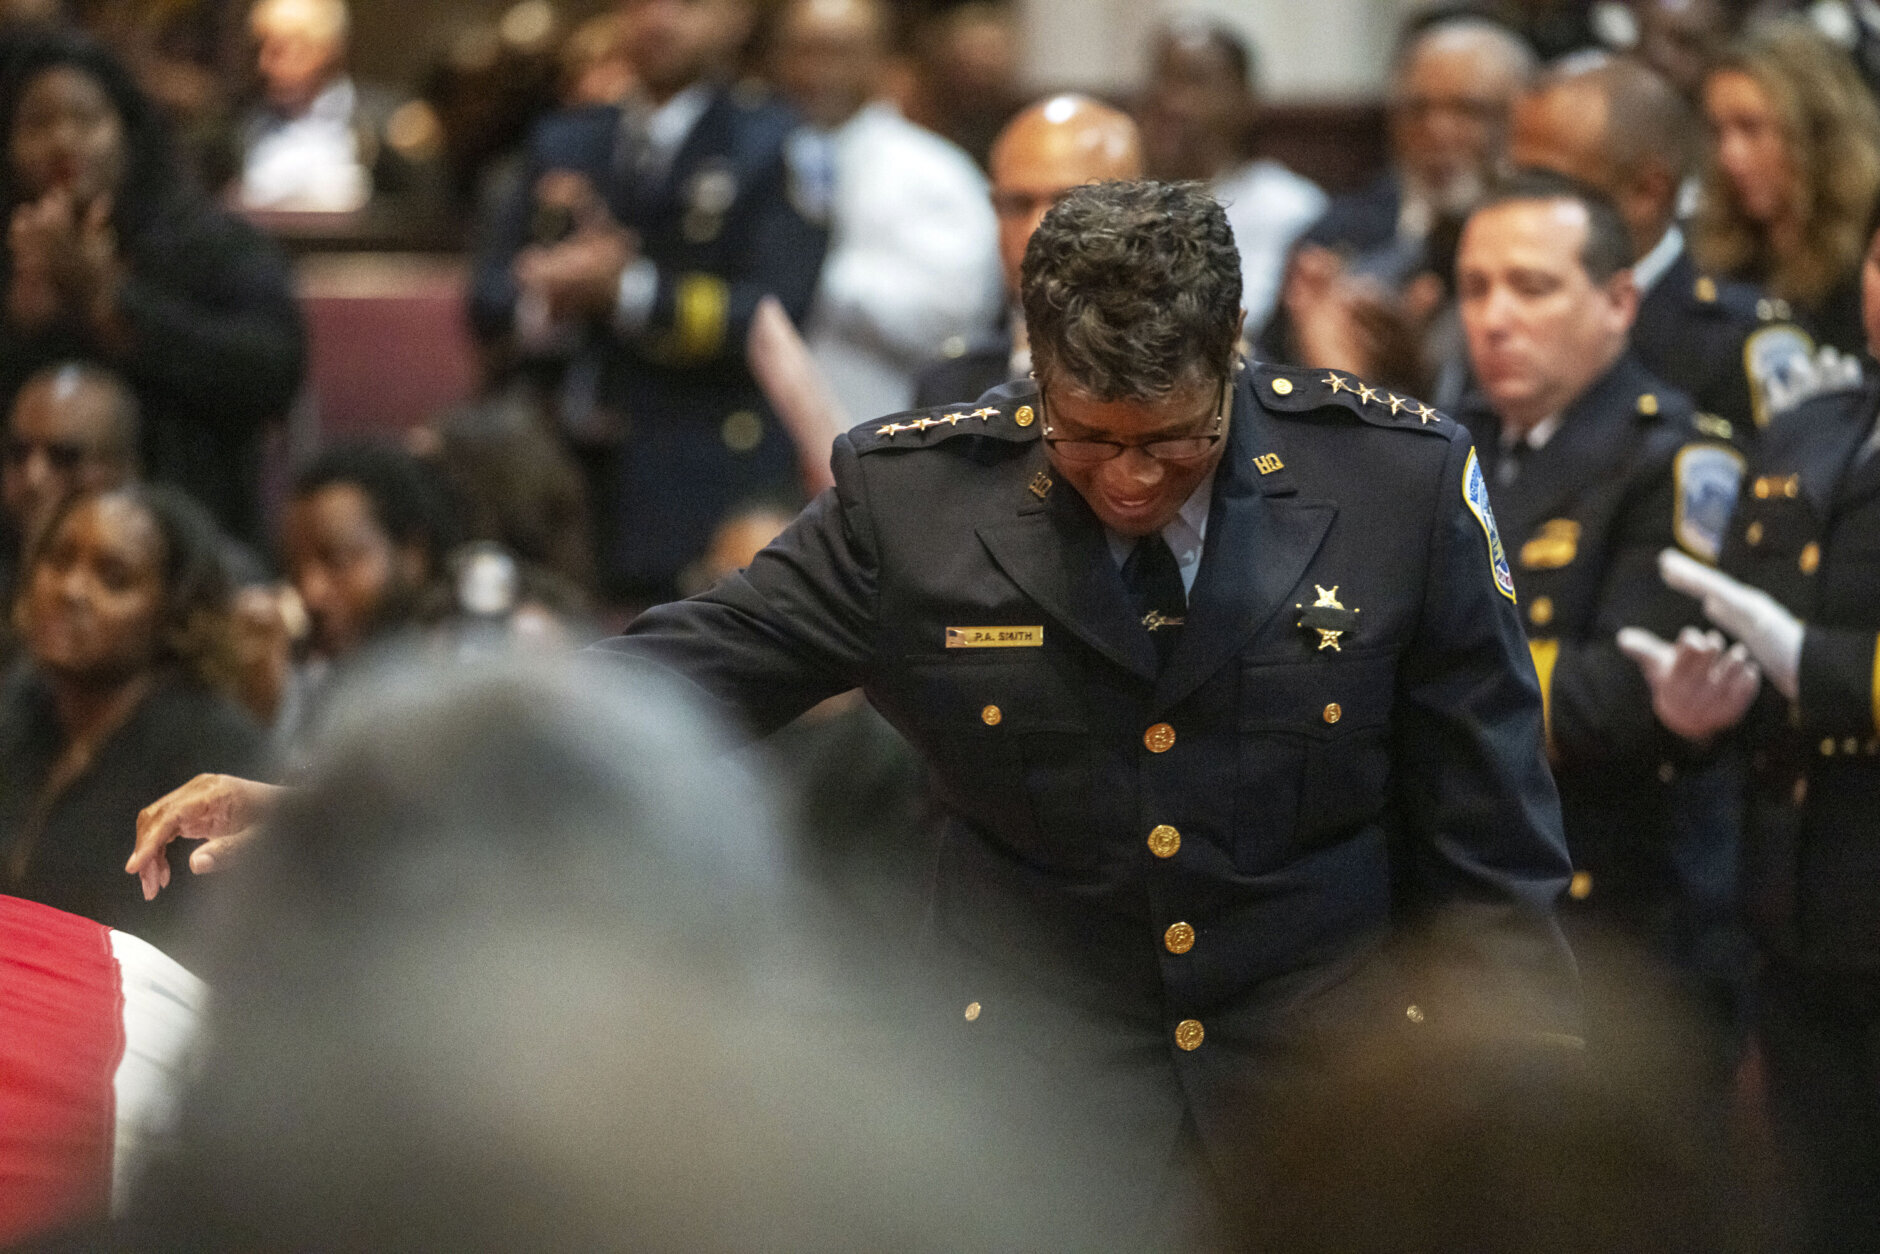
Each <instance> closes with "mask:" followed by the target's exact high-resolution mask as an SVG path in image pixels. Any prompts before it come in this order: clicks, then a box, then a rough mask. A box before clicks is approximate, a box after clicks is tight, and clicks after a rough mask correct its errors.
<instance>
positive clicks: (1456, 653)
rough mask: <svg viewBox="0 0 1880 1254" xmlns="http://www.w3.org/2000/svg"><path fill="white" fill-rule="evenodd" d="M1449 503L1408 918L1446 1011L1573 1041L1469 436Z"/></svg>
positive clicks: (1409, 712) (1523, 727)
mask: <svg viewBox="0 0 1880 1254" xmlns="http://www.w3.org/2000/svg"><path fill="white" fill-rule="evenodd" d="M1471 484H1473V485H1474V487H1475V489H1476V491H1474V492H1471V491H1470V487H1471ZM1442 492H1443V500H1442V503H1441V504H1440V505H1439V508H1438V509H1437V510H1436V511H1435V519H1434V522H1433V524H1432V526H1433V531H1432V534H1431V537H1430V564H1429V571H1428V577H1427V579H1426V580H1425V593H1424V601H1423V607H1422V612H1421V617H1420V622H1419V626H1418V630H1417V634H1416V637H1415V639H1414V641H1413V643H1412V645H1411V647H1410V648H1409V649H1408V650H1407V652H1406V654H1405V657H1404V661H1403V669H1402V676H1401V679H1400V683H1399V689H1398V701H1397V715H1396V720H1395V730H1394V736H1395V747H1394V755H1395V758H1396V768H1397V769H1396V776H1397V779H1398V780H1399V784H1398V788H1399V801H1400V805H1401V806H1402V809H1403V812H1404V816H1405V820H1406V829H1407V831H1408V833H1409V835H1410V838H1411V841H1412V848H1411V849H1410V850H1409V858H1408V861H1409V863H1410V865H1409V866H1408V867H1407V868H1406V869H1407V870H1408V871H1409V874H1410V879H1409V883H1408V884H1407V885H1406V893H1407V895H1408V897H1409V901H1408V903H1407V904H1409V905H1411V906H1413V907H1419V908H1420V909H1419V910H1418V913H1424V912H1427V914H1428V926H1430V927H1433V928H1434V929H1435V930H1436V933H1437V937H1436V940H1437V944H1436V952H1437V954H1438V955H1439V961H1440V962H1441V964H1442V968H1443V971H1444V972H1445V980H1444V984H1445V989H1446V991H1448V992H1449V993H1450V994H1451V995H1452V996H1453V997H1455V998H1456V999H1459V1000H1466V1001H1474V1000H1476V999H1478V998H1480V999H1484V1004H1491V1005H1495V1006H1497V1007H1499V1008H1501V1009H1502V1010H1504V1011H1505V1010H1507V1009H1509V1008H1511V1007H1521V1008H1525V1010H1526V1011H1527V1012H1528V1013H1527V1014H1526V1015H1525V1017H1526V1018H1527V1019H1528V1021H1529V1022H1530V1023H1538V1025H1539V1026H1540V1027H1541V1028H1542V1029H1543V1030H1547V1031H1555V1032H1559V1033H1562V1034H1571V1033H1573V1032H1575V1031H1577V1025H1578V990H1577V978H1576V976H1575V974H1574V968H1573V960H1572V958H1571V956H1570V955H1569V953H1568V952H1567V949H1566V945H1565V942H1564V941H1563V940H1562V939H1561V936H1560V934H1559V931H1558V929H1557V927H1556V926H1555V923H1554V921H1553V904H1554V902H1555V901H1556V900H1557V899H1558V897H1559V896H1560V893H1561V892H1562V890H1564V889H1565V887H1566V884H1567V880H1568V877H1569V875H1570V873H1571V865H1570V863H1569V861H1568V858H1567V852H1566V840H1565V837H1564V835H1563V834H1562V831H1561V824H1560V805H1559V799H1558V797H1557V796H1556V794H1555V791H1554V784H1553V777H1552V776H1551V774H1550V773H1549V772H1548V769H1547V764H1546V762H1545V761H1544V759H1543V756H1542V750H1541V703H1540V692H1539V689H1538V687H1537V685H1536V682H1535V677H1534V669H1533V666H1532V664H1531V662H1530V660H1529V657H1528V651H1527V643H1526V640H1525V637H1524V635H1523V632H1522V627H1521V622H1520V619H1519V618H1518V617H1517V615H1516V612H1515V603H1514V585H1513V579H1512V575H1511V574H1510V572H1509V568H1508V565H1507V561H1506V556H1505V554H1504V553H1503V552H1502V550H1501V544H1500V539H1499V535H1498V533H1497V532H1496V530H1495V524H1494V514H1493V511H1492V510H1491V509H1490V507H1489V505H1488V500H1487V491H1486V489H1485V488H1484V487H1483V486H1482V482H1481V471H1480V468H1479V466H1478V464H1477V463H1476V461H1475V454H1474V450H1473V448H1472V447H1471V446H1470V444H1469V442H1468V440H1467V439H1466V438H1458V439H1456V440H1455V441H1453V443H1452V445H1451V449H1450V454H1449V456H1448V458H1447V460H1446V462H1445V464H1444V468H1443V481H1442Z"/></svg>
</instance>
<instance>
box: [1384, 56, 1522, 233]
mask: <svg viewBox="0 0 1880 1254" xmlns="http://www.w3.org/2000/svg"><path fill="white" fill-rule="evenodd" d="M1520 85H1521V84H1520V72H1519V70H1518V69H1517V67H1515V66H1514V65H1513V64H1512V62H1511V61H1510V59H1509V56H1508V54H1507V52H1506V51H1505V49H1503V48H1502V46H1501V45H1500V43H1499V42H1496V41H1492V40H1491V39H1490V38H1489V37H1486V36H1483V35H1478V34H1473V33H1469V32H1459V31H1447V32H1437V33H1435V34H1431V35H1426V36H1424V37H1423V39H1422V40H1421V41H1420V42H1419V43H1418V45H1417V47H1416V48H1415V49H1414V50H1413V51H1412V52H1411V53H1410V55H1409V58H1408V59H1407V61H1406V62H1405V63H1404V65H1403V67H1402V69H1401V71H1400V72H1399V74H1398V77H1397V81H1396V83H1395V84H1394V85H1393V87H1392V92H1391V101H1390V134H1391V146H1392V148H1393V150H1394V153H1395V156H1396V160H1397V164H1398V166H1399V167H1400V168H1401V169H1402V171H1403V173H1404V175H1405V176H1406V178H1407V179H1408V180H1409V181H1410V182H1411V184H1412V185H1413V186H1414V187H1416V188H1417V189H1419V190H1420V191H1421V192H1422V193H1423V194H1424V195H1427V196H1429V197H1431V198H1432V199H1433V200H1434V201H1435V202H1436V204H1437V206H1438V207H1439V208H1440V209H1443V210H1445V211H1449V212H1459V211H1462V210H1465V209H1467V208H1468V206H1469V205H1470V204H1472V203H1474V201H1475V200H1476V199H1477V198H1478V197H1480V195H1481V194H1482V191H1483V189H1484V188H1486V186H1487V185H1488V182H1489V179H1490V177H1491V176H1492V174H1493V173H1494V170H1495V168H1496V166H1497V164H1498V163H1499V162H1500V159H1501V156H1502V145H1503V143H1504V141H1505V139H1506V132H1507V125H1508V109H1509V106H1510V105H1511V103H1512V102H1513V99H1514V94H1515V92H1516V91H1517V90H1518V89H1519V87H1520Z"/></svg>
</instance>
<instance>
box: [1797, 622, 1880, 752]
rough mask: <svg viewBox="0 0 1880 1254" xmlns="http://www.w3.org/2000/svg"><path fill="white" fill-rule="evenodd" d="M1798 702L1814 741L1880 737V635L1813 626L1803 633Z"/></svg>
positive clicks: (1809, 733) (1809, 737) (1845, 628)
mask: <svg viewBox="0 0 1880 1254" xmlns="http://www.w3.org/2000/svg"><path fill="white" fill-rule="evenodd" d="M1798 674H1799V679H1800V687H1799V695H1798V699H1797V701H1796V706H1797V709H1798V710H1799V712H1800V717H1801V725H1802V731H1803V733H1804V735H1805V736H1806V737H1807V739H1809V740H1814V739H1816V738H1824V739H1826V738H1832V739H1835V740H1842V739H1849V738H1859V739H1860V740H1862V741H1863V742H1865V741H1867V740H1871V739H1872V738H1874V737H1876V736H1880V637H1876V636H1875V634H1874V633H1873V632H1872V631H1867V630H1862V629H1859V628H1848V627H1816V626H1812V625H1810V626H1809V627H1808V628H1807V629H1806V630H1805V631H1804V632H1803V635H1802V660H1801V666H1800V668H1799V671H1798Z"/></svg>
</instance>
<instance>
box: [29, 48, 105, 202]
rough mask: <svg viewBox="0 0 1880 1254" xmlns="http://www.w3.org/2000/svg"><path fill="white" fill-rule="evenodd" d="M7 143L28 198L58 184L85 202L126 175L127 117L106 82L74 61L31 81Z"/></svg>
mask: <svg viewBox="0 0 1880 1254" xmlns="http://www.w3.org/2000/svg"><path fill="white" fill-rule="evenodd" d="M8 144H9V147H8V155H9V158H10V159H11V161H12V163H13V173H14V174H15V176H16V177H17V181H18V183H19V185H20V190H21V191H22V192H23V193H24V195H25V197H26V198H29V199H35V200H36V199H38V198H39V197H41V196H43V195H45V194H46V193H47V192H49V191H53V190H55V189H56V190H59V191H64V192H66V193H68V194H70V195H71V196H72V198H73V199H74V200H76V201H78V202H79V203H81V204H85V203H89V202H91V201H92V200H94V199H96V198H97V197H98V196H100V195H102V194H103V193H106V192H115V191H116V190H117V188H118V185H119V184H120V183H121V182H122V181H123V179H124V158H125V153H124V119H123V118H122V117H120V116H119V114H118V111H117V106H116V105H114V104H112V102H111V97H110V95H109V93H107V92H106V91H105V89H104V84H102V83H100V82H99V81H98V80H97V79H95V78H93V77H92V76H91V75H90V74H88V73H86V72H85V71H84V70H80V69H76V68H74V67H72V66H66V65H61V66H54V67H53V68H51V69H48V70H45V71H43V72H41V73H40V74H39V75H38V76H37V77H36V78H34V79H33V80H32V82H31V83H29V84H28V85H27V87H26V90H25V91H24V92H23V93H22V94H21V96H20V103H19V109H18V111H17V112H16V113H15V114H14V118H13V134H12V135H11V136H10V137H9V140H8Z"/></svg>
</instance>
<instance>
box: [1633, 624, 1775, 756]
mask: <svg viewBox="0 0 1880 1254" xmlns="http://www.w3.org/2000/svg"><path fill="white" fill-rule="evenodd" d="M1619 649H1620V651H1621V652H1623V653H1624V654H1625V655H1626V656H1627V657H1629V658H1631V659H1632V660H1633V661H1634V662H1637V663H1638V668H1639V670H1640V671H1642V672H1644V675H1645V682H1646V683H1647V684H1649V685H1650V686H1651V690H1652V713H1653V714H1656V715H1657V716H1658V721H1659V722H1660V723H1663V724H1664V725H1665V726H1666V727H1667V728H1669V729H1670V730H1671V731H1673V732H1675V733H1676V734H1677V735H1680V736H1682V737H1684V738H1685V739H1686V740H1695V741H1699V742H1702V741H1706V740H1709V739H1710V738H1711V737H1712V736H1715V735H1716V734H1717V733H1718V732H1721V731H1726V730H1728V729H1729V728H1732V727H1735V726H1736V725H1737V724H1738V723H1739V722H1741V721H1742V719H1743V715H1744V714H1745V713H1747V712H1748V710H1749V707H1750V704H1751V703H1752V702H1753V701H1755V700H1756V690H1757V689H1758V688H1760V687H1761V686H1762V672H1761V671H1760V670H1758V669H1757V666H1756V663H1755V662H1753V661H1751V660H1750V656H1749V650H1748V649H1746V648H1744V647H1743V646H1742V645H1741V644H1733V645H1730V646H1729V647H1728V648H1725V647H1724V642H1723V637H1722V636H1720V635H1718V634H1717V633H1716V632H1714V631H1708V632H1706V631H1699V630H1697V628H1695V627H1686V628H1685V629H1684V630H1683V632H1682V633H1680V634H1679V636H1678V642H1677V643H1676V644H1670V643H1668V642H1666V641H1663V640H1660V639H1659V638H1658V637H1657V636H1654V635H1653V634H1652V633H1651V632H1649V631H1646V630H1645V629H1644V628H1643V627H1627V628H1625V629H1624V630H1623V631H1621V632H1620V633H1619Z"/></svg>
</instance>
